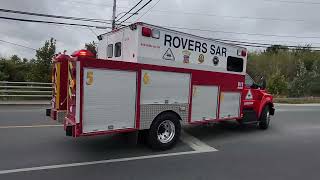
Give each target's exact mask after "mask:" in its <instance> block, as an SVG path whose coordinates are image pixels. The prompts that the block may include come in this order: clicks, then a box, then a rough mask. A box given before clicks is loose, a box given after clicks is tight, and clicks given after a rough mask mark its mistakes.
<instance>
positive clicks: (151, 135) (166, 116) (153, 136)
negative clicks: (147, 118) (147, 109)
mask: <svg viewBox="0 0 320 180" xmlns="http://www.w3.org/2000/svg"><path fill="white" fill-rule="evenodd" d="M170 122H171V123H170ZM166 123H169V124H170V125H172V124H173V125H174V133H173V132H172V133H171V134H170V135H172V136H170V137H171V138H168V139H169V141H168V142H161V141H160V140H159V138H158V131H159V132H160V131H165V132H166V130H165V129H163V130H161V128H163V127H164V125H163V124H166ZM170 127H171V126H170ZM172 129H173V128H172ZM180 132H181V125H180V119H179V117H177V115H175V114H173V113H163V114H160V115H159V116H157V117H156V118H155V119H154V120H153V122H152V124H151V127H150V129H149V131H148V137H147V142H148V144H149V146H150V147H151V148H152V149H154V150H167V149H170V148H172V147H173V146H174V145H175V144H176V143H177V141H178V139H179V138H180ZM160 133H161V132H160ZM162 141H163V140H162Z"/></svg>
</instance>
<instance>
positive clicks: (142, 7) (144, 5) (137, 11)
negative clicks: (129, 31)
mask: <svg viewBox="0 0 320 180" xmlns="http://www.w3.org/2000/svg"><path fill="white" fill-rule="evenodd" d="M151 1H152V0H149V1H148V2H146V3H145V4H144V5H143V6H142V7H140V8H139V9H138V10H137V11H136V12H134V13H133V14H131V16H129V17H127V18H126V19H125V20H123V21H121V22H120V24H122V23H124V22H126V21H127V20H128V19H130V18H131V17H132V16H133V15H135V14H137V13H138V12H139V11H141V9H143V8H144V7H146V6H147V5H148V4H149V3H151Z"/></svg>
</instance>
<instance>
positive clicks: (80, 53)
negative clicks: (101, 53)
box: [71, 49, 94, 57]
mask: <svg viewBox="0 0 320 180" xmlns="http://www.w3.org/2000/svg"><path fill="white" fill-rule="evenodd" d="M71 56H72V57H79V56H87V57H94V55H93V53H92V52H90V51H88V50H84V49H81V50H79V51H75V52H74V53H72V55H71Z"/></svg>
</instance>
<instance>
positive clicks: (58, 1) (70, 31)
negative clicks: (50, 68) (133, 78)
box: [0, 0, 320, 58]
mask: <svg viewBox="0 0 320 180" xmlns="http://www.w3.org/2000/svg"><path fill="white" fill-rule="evenodd" d="M136 2H138V0H135V1H129V0H118V9H117V10H118V12H123V11H125V10H126V9H127V10H128V9H129V8H130V7H132V6H133V5H134V4H135V3H136ZM145 2H146V0H145ZM155 2H156V1H155V0H154V1H153V2H152V3H151V5H149V6H147V7H146V8H145V9H144V10H143V11H141V12H139V14H138V15H136V16H134V17H133V18H132V19H130V20H131V21H134V20H135V19H136V18H137V17H139V16H141V15H142V14H144V12H145V11H146V10H148V9H149V8H150V7H151V6H152V4H154V3H155ZM0 6H1V8H3V9H13V10H20V11H30V12H37V13H44V14H54V15H64V16H75V17H87V18H99V19H111V14H112V13H111V10H112V1H105V0H92V1H84V0H55V1H51V0H41V1H40V0H25V1H21V0H10V1H1V2H0ZM319 8H320V5H316V4H315V5H310V4H307V3H306V4H294V3H281V2H275V1H272V2H270V1H264V0H261V1H255V0H248V1H238V0H228V1H218V0H199V1H182V0H161V1H160V2H159V3H158V4H157V6H155V7H154V9H152V10H151V11H149V12H148V13H147V14H145V15H144V16H143V18H142V19H140V20H139V21H144V22H148V23H150V24H155V25H167V26H180V27H187V28H200V29H211V30H220V31H232V32H245V33H259V34H276V35H292V36H317V35H318V34H319V33H318V32H319V31H320V24H319V23H318V19H317V17H318V16H317V14H318V9H319ZM163 11H170V12H163ZM181 12H191V13H201V14H207V15H195V14H184V13H181ZM208 14H209V15H210V14H211V16H209V15H208ZM0 16H10V17H19V18H21V17H23V18H32V19H42V20H51V21H53V20H55V19H48V18H39V17H31V16H24V15H15V14H8V13H0ZM245 17H247V18H245ZM254 18H274V19H291V20H301V21H289V20H286V21H285V20H266V19H254ZM56 21H61V22H73V21H68V20H61V19H56ZM78 23H87V22H80V21H79V22H78ZM0 27H1V28H0V39H2V40H6V41H10V42H14V43H18V44H22V45H25V46H29V47H33V48H39V47H41V46H42V45H43V44H44V41H45V40H48V39H49V38H50V37H54V38H56V39H57V48H58V51H63V50H67V51H68V52H69V53H71V52H73V51H74V50H77V49H80V48H83V47H84V44H85V43H86V42H91V41H94V40H96V37H95V35H94V34H93V33H92V32H91V30H89V29H88V28H84V27H69V26H56V25H48V24H38V23H25V22H14V21H8V20H2V19H0ZM92 30H94V31H95V32H96V33H97V34H100V33H103V32H105V31H106V30H99V29H92ZM183 31H185V32H189V33H193V34H196V35H201V36H205V37H210V38H224V39H235V40H237V39H241V40H247V41H259V42H266V43H270V42H281V43H285V44H291V45H297V44H306V43H311V44H313V45H314V46H320V44H317V43H319V42H318V40H319V39H312V38H293V37H291V38H288V37H287V38H285V37H272V36H250V35H245V34H230V33H218V32H217V33H212V32H200V31H190V30H183ZM12 54H18V55H19V56H22V57H27V58H32V57H34V54H35V53H34V51H31V50H28V49H24V48H21V47H17V46H13V45H9V44H4V43H0V55H2V56H10V55H12Z"/></svg>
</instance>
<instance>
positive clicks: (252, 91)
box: [238, 74, 275, 129]
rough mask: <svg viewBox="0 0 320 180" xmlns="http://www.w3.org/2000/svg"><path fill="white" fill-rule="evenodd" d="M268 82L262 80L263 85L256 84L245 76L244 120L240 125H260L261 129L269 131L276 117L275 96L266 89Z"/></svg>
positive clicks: (241, 120)
mask: <svg viewBox="0 0 320 180" xmlns="http://www.w3.org/2000/svg"><path fill="white" fill-rule="evenodd" d="M265 86H266V81H265V80H264V78H263V77H262V78H261V83H259V84H258V83H256V82H255V81H254V80H253V79H252V78H251V77H250V76H249V75H248V74H246V75H245V86H244V88H243V93H242V95H243V97H242V99H243V118H242V119H240V120H238V122H239V123H240V124H250V123H258V125H259V128H261V129H267V128H268V127H269V123H270V120H271V118H272V117H273V116H274V112H275V109H274V104H273V96H272V95H271V94H270V93H268V92H267V90H266V89H265V88H266V87H265Z"/></svg>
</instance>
